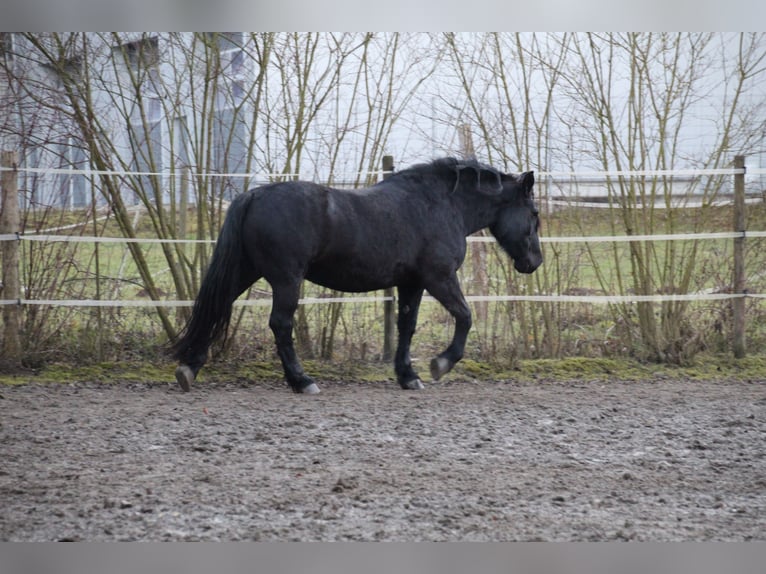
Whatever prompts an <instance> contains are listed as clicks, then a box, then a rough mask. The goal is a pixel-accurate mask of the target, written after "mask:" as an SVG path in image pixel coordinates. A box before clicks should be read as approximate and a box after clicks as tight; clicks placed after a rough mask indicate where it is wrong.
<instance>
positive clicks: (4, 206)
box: [0, 151, 21, 367]
mask: <svg viewBox="0 0 766 574" xmlns="http://www.w3.org/2000/svg"><path fill="white" fill-rule="evenodd" d="M0 165H1V166H3V167H10V168H13V171H3V172H1V173H0V175H2V185H1V187H2V197H1V198H0V209H1V211H0V235H6V234H8V235H13V234H17V233H18V232H19V231H20V229H19V226H20V219H19V182H18V172H17V171H16V169H17V167H18V154H17V153H16V152H13V151H4V152H2V154H0ZM0 243H2V251H1V252H2V254H3V265H2V273H3V274H2V281H3V289H2V297H1V298H2V299H6V300H16V301H20V300H21V282H20V281H19V242H18V241H2V242H0ZM3 326H4V329H3V348H2V351H3V353H2V362H3V363H5V365H7V366H9V367H18V366H21V337H20V331H21V305H3Z"/></svg>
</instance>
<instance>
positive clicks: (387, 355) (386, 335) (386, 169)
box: [382, 155, 396, 361]
mask: <svg viewBox="0 0 766 574" xmlns="http://www.w3.org/2000/svg"><path fill="white" fill-rule="evenodd" d="M382 167H383V179H386V178H388V177H390V176H391V173H392V172H393V171H394V157H393V156H391V155H384V156H383V163H382ZM383 294H384V295H385V296H386V297H387V298H388V299H387V300H386V301H384V302H383V356H382V358H383V360H384V361H391V360H392V359H393V358H394V340H395V339H396V296H395V294H394V289H393V288H388V289H386V290H385V291H384V292H383Z"/></svg>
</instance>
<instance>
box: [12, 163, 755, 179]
mask: <svg viewBox="0 0 766 574" xmlns="http://www.w3.org/2000/svg"><path fill="white" fill-rule="evenodd" d="M0 171H14V172H18V173H38V174H43V175H86V176H93V175H110V176H119V177H129V176H148V177H173V176H175V175H180V174H181V172H182V170H181V169H178V170H176V171H174V172H171V171H127V170H119V169H73V168H42V167H7V166H0ZM385 173H386V172H384V171H382V170H374V171H369V172H358V173H351V174H342V177H341V176H340V175H335V176H334V179H336V180H343V179H344V178H345V179H353V178H356V177H359V176H363V177H366V176H370V175H375V176H378V177H380V176H382V175H383V174H385ZM389 173H391V172H389ZM743 173H746V174H748V175H761V174H766V169H764V168H736V167H724V168H700V169H648V170H635V171H631V170H612V171H537V172H535V175H536V176H537V177H550V178H553V179H577V178H583V179H585V178H589V179H592V178H599V179H600V178H607V177H701V176H704V175H739V174H743ZM189 175H190V176H191V177H230V178H231V177H242V178H251V179H263V180H273V179H278V178H285V177H293V178H294V177H300V176H301V174H299V173H257V172H256V173H241V172H240V173H210V172H192V173H190V174H189Z"/></svg>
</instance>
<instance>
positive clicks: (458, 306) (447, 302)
mask: <svg viewBox="0 0 766 574" xmlns="http://www.w3.org/2000/svg"><path fill="white" fill-rule="evenodd" d="M426 289H428V292H429V293H430V294H431V295H433V297H434V298H435V299H436V300H437V301H439V303H441V304H442V305H444V308H445V309H447V311H449V313H450V315H452V317H454V319H455V335H454V336H453V337H452V343H450V345H449V347H447V349H446V350H445V351H444V352H443V353H441V354H440V355H439V356H438V357H436V358H434V359H433V360H432V361H431V376H432V377H433V378H434V380H437V381H438V380H439V379H440V378H441V377H443V376H444V375H446V374H447V373H449V372H450V371H451V370H452V367H454V366H455V363H457V362H458V361H459V360H460V359H462V358H463V351H464V350H465V342H466V339H467V338H468V331H470V330H471V324H472V319H471V308H470V307H469V306H468V303H466V300H465V297H463V292H462V291H461V290H460V283H459V281H458V278H457V274H454V273H453V274H452V275H451V276H450V277H449V278H447V279H444V280H442V281H433V282H432V283H430V282H429V283H428V284H427V285H426Z"/></svg>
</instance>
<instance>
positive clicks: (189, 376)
mask: <svg viewBox="0 0 766 574" xmlns="http://www.w3.org/2000/svg"><path fill="white" fill-rule="evenodd" d="M176 381H178V385H179V386H180V387H181V389H182V390H183V391H184V392H186V393H188V392H189V391H190V390H191V386H192V383H193V382H194V371H192V370H191V367H189V366H187V365H179V366H178V368H177V369H176Z"/></svg>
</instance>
